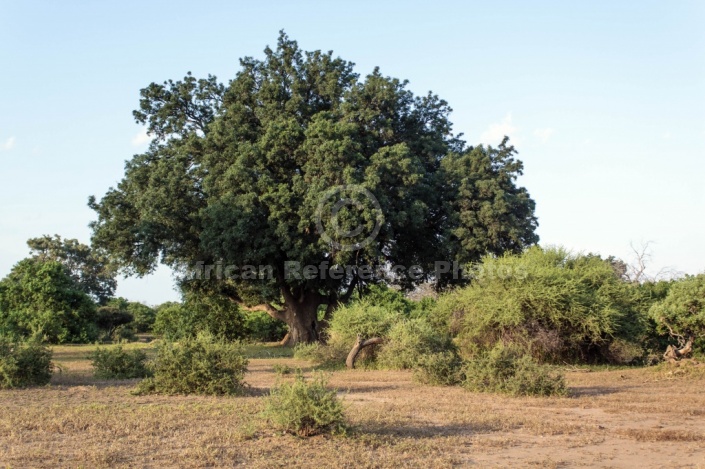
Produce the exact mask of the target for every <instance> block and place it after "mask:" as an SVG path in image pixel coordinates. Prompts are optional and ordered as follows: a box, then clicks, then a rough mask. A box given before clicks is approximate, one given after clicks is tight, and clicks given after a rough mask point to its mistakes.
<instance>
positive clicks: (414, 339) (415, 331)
mask: <svg viewBox="0 0 705 469" xmlns="http://www.w3.org/2000/svg"><path fill="white" fill-rule="evenodd" d="M452 348H453V345H452V342H451V341H450V337H448V336H447V335H445V336H444V335H441V334H439V333H438V332H436V331H435V330H434V328H433V327H432V326H431V325H430V324H429V323H428V321H426V320H425V319H423V318H418V319H408V320H402V321H400V322H398V323H397V324H395V325H394V326H392V327H391V329H390V330H389V332H388V333H387V336H386V342H385V344H384V345H383V346H382V349H381V351H380V352H379V354H378V355H377V366H378V367H380V368H389V369H395V370H404V369H413V368H416V367H417V366H418V365H419V363H420V362H421V360H422V359H424V357H426V356H428V355H430V354H433V353H437V352H442V351H444V350H450V349H452Z"/></svg>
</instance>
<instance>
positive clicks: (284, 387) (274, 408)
mask: <svg viewBox="0 0 705 469" xmlns="http://www.w3.org/2000/svg"><path fill="white" fill-rule="evenodd" d="M327 384H328V382H327V380H326V378H325V377H324V375H322V374H318V375H316V376H315V377H314V378H313V379H312V380H309V381H307V380H305V379H304V377H303V375H302V374H301V372H300V371H299V372H298V373H297V375H296V377H295V378H294V381H293V382H291V383H282V384H280V385H279V386H276V387H275V388H273V389H272V391H271V393H270V396H269V398H268V399H267V405H266V410H265V415H266V416H267V417H268V418H269V420H270V421H271V422H272V423H273V424H274V425H275V426H276V427H277V428H279V429H281V430H283V431H286V432H289V433H293V434H296V435H299V436H311V435H316V434H318V433H323V432H342V431H344V430H345V425H344V422H345V417H344V413H343V404H342V403H341V402H340V400H339V399H338V396H337V394H336V391H335V390H332V389H328V388H327Z"/></svg>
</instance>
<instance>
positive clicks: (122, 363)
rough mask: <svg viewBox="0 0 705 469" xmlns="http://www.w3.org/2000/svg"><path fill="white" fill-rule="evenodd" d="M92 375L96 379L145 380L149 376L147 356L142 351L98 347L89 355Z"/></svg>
mask: <svg viewBox="0 0 705 469" xmlns="http://www.w3.org/2000/svg"><path fill="white" fill-rule="evenodd" d="M89 358H90V359H91V364H92V365H93V374H94V376H95V377H96V378H98V379H132V378H145V377H147V376H149V375H150V372H149V369H148V368H147V354H146V353H144V352H143V351H142V350H123V348H122V346H120V345H118V346H117V347H114V348H101V347H98V348H97V349H95V351H94V352H93V353H91V354H90V356H89Z"/></svg>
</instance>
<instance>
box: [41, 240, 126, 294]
mask: <svg viewBox="0 0 705 469" xmlns="http://www.w3.org/2000/svg"><path fill="white" fill-rule="evenodd" d="M27 245H28V246H29V248H30V254H31V256H32V257H33V258H36V259H38V260H40V261H55V262H60V263H61V264H63V265H64V266H65V267H66V268H67V269H68V273H69V275H70V276H71V278H73V280H74V281H75V282H76V284H77V285H78V286H79V288H80V289H81V290H82V291H83V292H85V293H86V294H88V295H90V296H91V297H92V298H93V299H94V300H95V301H96V302H98V303H99V304H105V303H106V302H107V301H108V300H109V299H110V298H111V297H112V296H113V294H114V293H115V288H116V287H117V281H116V280H115V271H114V269H112V268H111V266H110V264H109V262H108V260H107V258H106V257H105V256H103V255H102V254H101V253H98V252H96V251H95V250H94V249H91V247H90V246H87V245H85V244H81V243H79V242H78V240H77V239H61V236H59V235H54V236H53V237H52V236H48V235H44V236H41V237H39V238H32V239H29V240H27Z"/></svg>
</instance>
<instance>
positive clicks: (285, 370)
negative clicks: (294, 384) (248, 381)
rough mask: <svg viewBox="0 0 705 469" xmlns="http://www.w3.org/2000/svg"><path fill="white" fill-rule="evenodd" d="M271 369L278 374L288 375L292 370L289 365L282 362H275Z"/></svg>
mask: <svg viewBox="0 0 705 469" xmlns="http://www.w3.org/2000/svg"><path fill="white" fill-rule="evenodd" d="M272 369H273V370H274V372H275V373H276V374H278V375H288V374H289V373H291V371H292V370H291V367H290V366H289V365H286V364H284V363H275V364H274V365H273V366H272Z"/></svg>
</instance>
